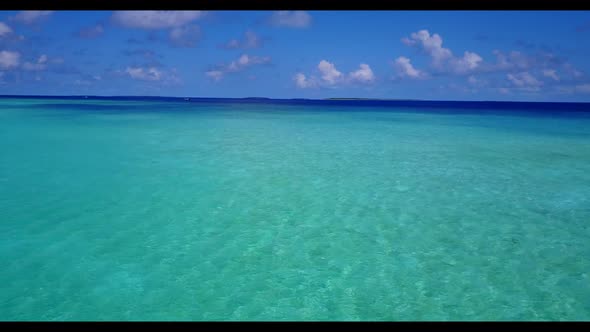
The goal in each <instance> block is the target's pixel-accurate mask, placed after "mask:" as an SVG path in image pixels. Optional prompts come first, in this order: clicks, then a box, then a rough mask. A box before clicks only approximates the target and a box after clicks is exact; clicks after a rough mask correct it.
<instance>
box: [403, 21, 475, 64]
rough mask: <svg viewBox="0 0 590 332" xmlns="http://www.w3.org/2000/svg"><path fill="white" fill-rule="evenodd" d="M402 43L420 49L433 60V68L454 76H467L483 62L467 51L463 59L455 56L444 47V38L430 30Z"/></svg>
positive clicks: (413, 35) (411, 35)
mask: <svg viewBox="0 0 590 332" xmlns="http://www.w3.org/2000/svg"><path fill="white" fill-rule="evenodd" d="M402 42H403V43H404V44H406V45H408V46H413V47H418V48H419V49H420V50H422V51H423V52H424V53H426V54H427V55H428V56H430V58H431V59H432V63H431V65H432V67H434V68H435V69H437V70H440V71H448V72H451V73H453V74H465V73H468V72H470V71H473V70H475V69H476V68H478V67H479V65H480V63H481V62H482V61H483V59H482V57H481V56H479V55H478V54H476V53H474V52H469V51H466V52H465V53H464V54H463V57H462V58H457V57H455V56H453V52H451V50H450V49H448V48H444V47H443V46H442V44H443V39H442V37H441V36H440V35H439V34H437V33H435V34H432V35H431V34H430V32H429V31H428V30H420V31H418V32H413V33H412V34H410V38H407V37H406V38H402Z"/></svg>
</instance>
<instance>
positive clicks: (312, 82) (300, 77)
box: [293, 73, 318, 89]
mask: <svg viewBox="0 0 590 332" xmlns="http://www.w3.org/2000/svg"><path fill="white" fill-rule="evenodd" d="M293 81H295V85H296V86H297V87H298V88H301V89H306V88H315V87H317V86H318V82H317V80H316V79H315V78H308V77H306V76H305V75H304V74H303V73H297V74H295V76H294V77H293Z"/></svg>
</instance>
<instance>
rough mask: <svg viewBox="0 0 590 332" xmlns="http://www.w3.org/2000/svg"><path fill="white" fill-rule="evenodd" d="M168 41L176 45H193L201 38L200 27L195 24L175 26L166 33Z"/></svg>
mask: <svg viewBox="0 0 590 332" xmlns="http://www.w3.org/2000/svg"><path fill="white" fill-rule="evenodd" d="M168 38H169V40H170V43H172V45H174V46H177V47H195V46H196V44H197V42H198V41H199V39H200V38H201V29H200V28H199V27H198V26H196V25H187V26H182V27H176V28H174V29H172V30H170V33H169V35H168Z"/></svg>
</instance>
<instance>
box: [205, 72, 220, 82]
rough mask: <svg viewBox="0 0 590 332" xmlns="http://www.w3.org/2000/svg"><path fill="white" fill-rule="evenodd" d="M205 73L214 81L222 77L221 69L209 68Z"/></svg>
mask: <svg viewBox="0 0 590 332" xmlns="http://www.w3.org/2000/svg"><path fill="white" fill-rule="evenodd" d="M205 75H206V76H207V77H209V78H210V79H212V80H214V81H219V80H221V79H222V78H223V72H222V71H221V70H209V71H206V72H205Z"/></svg>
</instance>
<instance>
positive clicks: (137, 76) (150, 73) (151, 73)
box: [125, 67, 162, 81]
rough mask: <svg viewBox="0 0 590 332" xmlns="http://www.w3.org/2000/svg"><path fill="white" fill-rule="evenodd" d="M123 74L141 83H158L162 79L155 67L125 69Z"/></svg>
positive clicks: (160, 72)
mask: <svg viewBox="0 0 590 332" xmlns="http://www.w3.org/2000/svg"><path fill="white" fill-rule="evenodd" d="M125 73H127V74H128V75H129V77H131V78H132V79H134V80H141V81H159V80H161V79H162V71H160V70H158V69H157V68H155V67H149V68H142V67H127V69H125Z"/></svg>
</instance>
